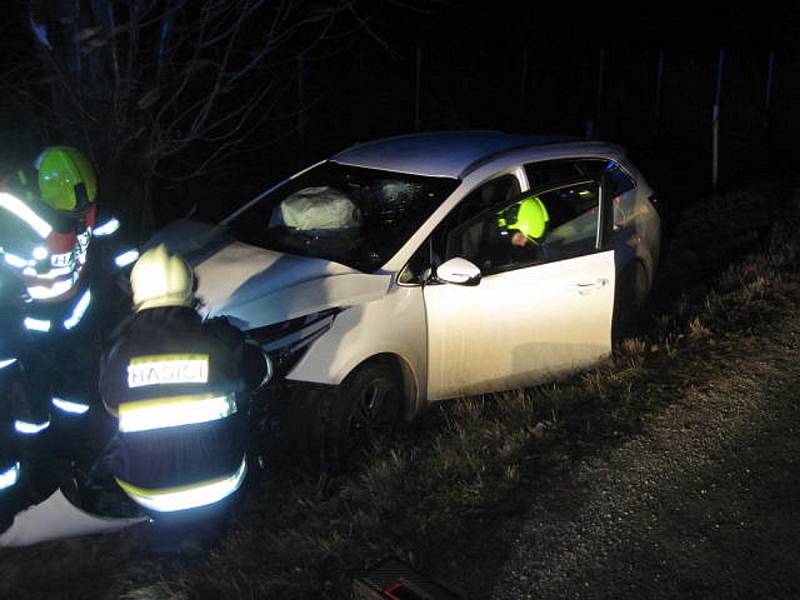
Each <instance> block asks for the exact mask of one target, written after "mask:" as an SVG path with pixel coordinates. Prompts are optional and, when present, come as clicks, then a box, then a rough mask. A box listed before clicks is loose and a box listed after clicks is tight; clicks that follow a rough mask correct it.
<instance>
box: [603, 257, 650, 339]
mask: <svg viewBox="0 0 800 600" xmlns="http://www.w3.org/2000/svg"><path fill="white" fill-rule="evenodd" d="M648 292H649V283H648V278H647V269H646V268H645V266H644V263H642V261H640V260H633V261H631V263H630V264H629V265H628V266H626V267H625V268H624V269H623V270H622V272H621V273H620V275H619V276H618V278H617V284H616V289H615V293H614V312H613V322H612V326H611V337H612V342H613V343H614V344H617V343H619V342H620V341H622V340H623V339H625V338H626V337H630V336H631V335H634V334H635V333H636V330H637V327H638V325H639V319H640V318H641V316H642V310H643V309H644V306H645V304H646V302H647V295H648Z"/></svg>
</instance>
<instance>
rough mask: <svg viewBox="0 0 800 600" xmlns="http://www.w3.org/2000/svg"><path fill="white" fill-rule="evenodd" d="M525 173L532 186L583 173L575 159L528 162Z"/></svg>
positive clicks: (570, 177) (539, 185) (535, 186)
mask: <svg viewBox="0 0 800 600" xmlns="http://www.w3.org/2000/svg"><path fill="white" fill-rule="evenodd" d="M525 174H526V175H527V176H528V184H529V185H530V187H531V188H538V187H541V186H543V185H548V184H550V183H553V182H554V181H563V180H565V179H573V178H575V177H576V176H578V175H580V174H581V173H580V171H579V170H578V167H577V166H576V164H575V161H574V160H543V161H541V162H535V163H528V164H526V165H525Z"/></svg>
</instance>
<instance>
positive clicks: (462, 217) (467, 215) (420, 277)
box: [398, 174, 520, 284]
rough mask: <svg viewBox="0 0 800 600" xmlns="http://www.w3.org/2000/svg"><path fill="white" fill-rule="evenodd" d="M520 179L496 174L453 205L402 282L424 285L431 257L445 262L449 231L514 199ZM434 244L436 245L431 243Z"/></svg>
mask: <svg viewBox="0 0 800 600" xmlns="http://www.w3.org/2000/svg"><path fill="white" fill-rule="evenodd" d="M519 193H520V187H519V180H518V179H517V178H516V177H515V176H514V175H511V174H506V175H500V176H499V177H495V178H494V179H491V180H489V181H487V182H485V183H483V184H481V185H479V186H478V187H477V188H475V189H474V190H472V191H471V192H470V193H469V194H467V195H466V196H464V198H462V199H461V201H460V202H459V203H458V204H457V205H456V206H455V207H453V210H451V211H450V213H449V214H448V215H447V216H446V217H445V218H444V220H443V221H442V222H441V223H440V224H439V226H438V227H437V228H436V230H435V231H434V233H433V235H432V236H431V238H430V239H429V240H426V242H425V243H424V244H423V245H422V246H421V247H420V248H419V250H417V252H416V253H415V254H414V256H412V257H411V259H410V260H409V261H408V264H407V265H406V266H405V268H404V269H403V270H402V271H401V272H400V275H399V277H398V282H399V283H404V284H415V283H416V284H421V283H424V280H425V278H426V275H427V274H428V273H429V272H430V271H429V269H430V268H431V258H432V259H433V262H434V264H435V265H439V264H441V263H442V262H443V257H444V255H445V245H446V243H447V233H448V232H450V231H452V230H453V229H455V228H456V227H458V226H459V225H461V224H462V223H465V222H467V221H469V220H471V219H473V218H475V217H476V216H477V215H479V214H480V213H482V212H483V211H485V210H486V209H487V208H489V207H490V206H496V205H498V204H503V203H505V202H508V201H510V200H511V199H512V198H514V197H515V196H517V195H519ZM430 244H432V247H431V246H430Z"/></svg>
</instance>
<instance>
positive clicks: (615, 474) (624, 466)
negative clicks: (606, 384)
mask: <svg viewBox="0 0 800 600" xmlns="http://www.w3.org/2000/svg"><path fill="white" fill-rule="evenodd" d="M698 374H699V375H701V377H698ZM671 376H672V378H673V379H674V386H675V390H676V400H675V402H674V403H673V404H671V405H670V406H669V407H668V408H667V410H665V411H664V412H663V413H660V414H657V415H653V416H652V417H651V418H648V419H647V420H646V422H645V423H644V426H643V430H642V431H641V433H639V434H638V435H636V436H634V437H632V438H631V439H629V440H627V441H625V442H624V443H623V444H622V445H621V446H619V447H617V448H613V449H611V450H609V451H608V452H601V453H600V454H598V455H593V456H587V457H586V458H585V459H583V460H581V461H580V462H579V463H578V464H577V465H575V466H574V467H572V468H570V469H569V470H566V471H565V472H564V473H563V474H562V475H561V476H558V477H554V478H552V479H551V480H550V481H549V482H547V485H546V486H545V487H543V489H542V490H541V492H540V493H538V494H536V495H534V496H532V497H531V498H530V506H528V507H527V509H526V511H525V514H524V516H520V517H513V518H509V519H507V520H506V522H505V523H503V524H502V525H501V526H500V527H499V528H497V527H496V526H497V523H496V522H493V523H492V524H491V526H490V527H488V528H486V529H484V530H482V531H476V532H475V535H474V539H475V540H476V541H477V540H479V541H480V543H479V544H475V545H471V547H470V548H468V549H467V550H465V551H463V552H460V553H458V554H457V555H455V556H451V557H450V561H449V563H448V564H447V565H445V566H444V567H443V568H442V570H441V577H442V579H443V581H445V582H447V583H448V584H449V585H450V587H451V588H453V589H455V590H458V591H460V592H461V593H463V594H464V597H466V598H496V599H498V600H499V599H512V598H520V599H524V598H796V597H800V543H799V542H798V540H800V402H798V394H800V315H797V316H795V315H792V314H789V315H786V318H785V319H783V320H781V321H780V322H779V323H777V324H775V325H774V326H773V327H771V328H770V329H769V330H768V331H764V332H763V335H760V336H757V337H744V338H731V339H729V340H726V341H724V342H722V343H721V344H720V345H719V346H717V347H716V348H715V349H714V350H713V351H712V352H709V353H704V354H703V355H702V356H698V357H697V358H696V360H695V361H692V362H689V363H687V364H684V365H682V366H681V368H680V370H677V371H674V372H672V373H671Z"/></svg>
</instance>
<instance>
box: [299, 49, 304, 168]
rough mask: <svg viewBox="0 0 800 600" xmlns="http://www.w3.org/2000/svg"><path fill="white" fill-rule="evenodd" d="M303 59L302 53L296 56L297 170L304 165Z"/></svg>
mask: <svg viewBox="0 0 800 600" xmlns="http://www.w3.org/2000/svg"><path fill="white" fill-rule="evenodd" d="M305 112H306V106H305V57H304V55H303V53H302V52H300V53H299V54H298V55H297V145H298V152H297V168H301V167H302V166H304V163H305V150H306V123H305Z"/></svg>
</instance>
